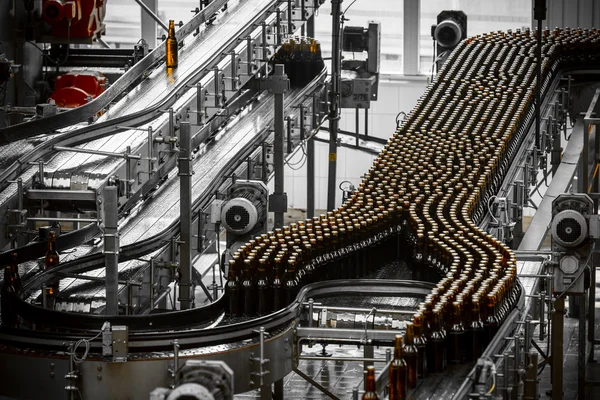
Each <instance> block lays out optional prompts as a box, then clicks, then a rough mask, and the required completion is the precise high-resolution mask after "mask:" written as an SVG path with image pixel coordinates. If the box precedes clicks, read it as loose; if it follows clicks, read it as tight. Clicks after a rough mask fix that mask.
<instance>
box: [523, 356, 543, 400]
mask: <svg viewBox="0 0 600 400" xmlns="http://www.w3.org/2000/svg"><path fill="white" fill-rule="evenodd" d="M538 356H539V354H537V353H529V361H530V362H529V364H528V365H527V370H526V372H525V395H524V400H537V398H538V396H537V393H538V387H537V386H538V383H537V382H538V379H537V369H538Z"/></svg>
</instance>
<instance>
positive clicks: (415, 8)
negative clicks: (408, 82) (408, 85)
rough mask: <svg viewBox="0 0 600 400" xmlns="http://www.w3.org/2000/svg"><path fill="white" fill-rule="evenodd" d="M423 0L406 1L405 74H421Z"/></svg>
mask: <svg viewBox="0 0 600 400" xmlns="http://www.w3.org/2000/svg"><path fill="white" fill-rule="evenodd" d="M420 17H421V1H420V0H405V1H404V54H403V56H404V75H418V74H419V61H420V55H419V46H420V39H421V38H420V34H421V31H420V29H419V24H420V20H421V18H420Z"/></svg>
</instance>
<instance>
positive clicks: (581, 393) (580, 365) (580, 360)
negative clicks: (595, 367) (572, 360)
mask: <svg viewBox="0 0 600 400" xmlns="http://www.w3.org/2000/svg"><path fill="white" fill-rule="evenodd" d="M578 300H579V304H580V309H579V329H578V331H579V355H578V357H577V369H578V373H577V375H578V388H579V389H578V394H577V398H578V399H579V400H585V364H586V358H585V357H586V354H585V350H586V347H587V341H586V338H585V333H586V332H585V331H586V329H585V319H586V315H585V294H583V295H581V296H578ZM590 312H592V311H591V310H590Z"/></svg>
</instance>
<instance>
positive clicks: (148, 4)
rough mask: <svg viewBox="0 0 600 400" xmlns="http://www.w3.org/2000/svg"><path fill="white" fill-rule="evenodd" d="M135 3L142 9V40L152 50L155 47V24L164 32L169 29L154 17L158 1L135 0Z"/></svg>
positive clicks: (156, 16)
mask: <svg viewBox="0 0 600 400" xmlns="http://www.w3.org/2000/svg"><path fill="white" fill-rule="evenodd" d="M135 2H136V3H138V4H139V5H140V7H141V8H142V39H144V40H145V41H146V43H148V46H150V48H152V49H153V48H155V47H156V24H157V23H158V24H159V25H160V26H161V27H162V28H163V29H164V30H165V31H168V30H169V27H168V26H167V25H166V24H165V23H164V22H163V21H162V20H161V19H160V18H158V15H156V12H157V11H158V0H135Z"/></svg>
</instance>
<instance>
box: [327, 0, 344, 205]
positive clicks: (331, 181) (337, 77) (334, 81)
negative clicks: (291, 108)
mask: <svg viewBox="0 0 600 400" xmlns="http://www.w3.org/2000/svg"><path fill="white" fill-rule="evenodd" d="M342 1H343V0H331V16H332V17H331V43H332V46H331V54H332V60H331V92H330V101H329V177H328V182H327V211H333V209H334V208H335V192H336V173H337V134H338V129H339V123H340V111H339V96H340V86H341V73H342V44H341V35H340V30H341V27H340V25H341V21H340V18H341V8H342Z"/></svg>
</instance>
